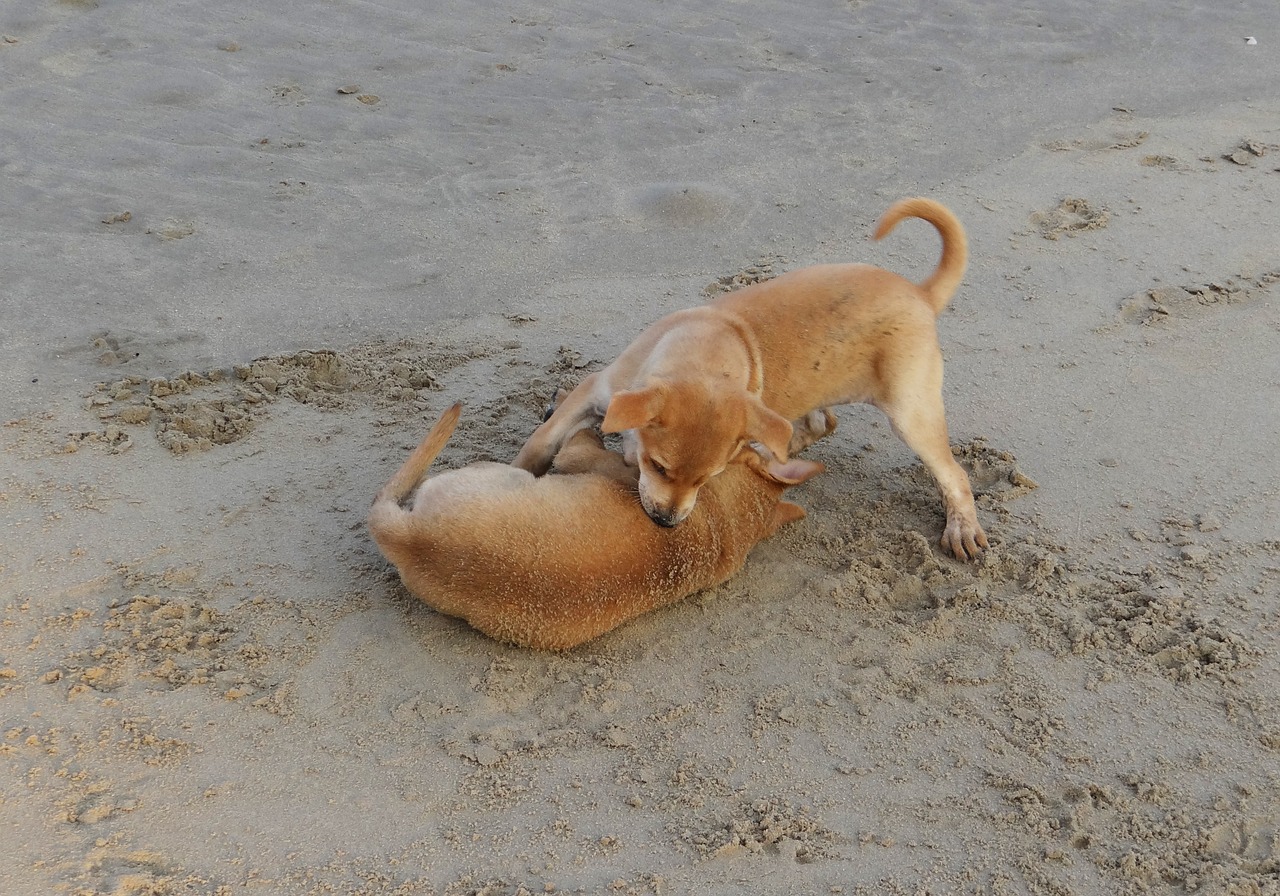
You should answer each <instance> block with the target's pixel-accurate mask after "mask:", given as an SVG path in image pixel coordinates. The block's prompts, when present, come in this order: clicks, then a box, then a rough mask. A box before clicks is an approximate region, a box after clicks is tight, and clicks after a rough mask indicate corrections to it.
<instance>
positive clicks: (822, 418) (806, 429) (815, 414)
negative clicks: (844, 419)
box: [787, 408, 838, 456]
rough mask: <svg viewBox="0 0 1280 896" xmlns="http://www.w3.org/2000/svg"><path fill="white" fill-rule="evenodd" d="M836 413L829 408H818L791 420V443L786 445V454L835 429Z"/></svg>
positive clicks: (793, 452) (810, 443)
mask: <svg viewBox="0 0 1280 896" xmlns="http://www.w3.org/2000/svg"><path fill="white" fill-rule="evenodd" d="M837 422H838V421H837V420H836V415H835V414H833V413H832V412H831V408H818V409H817V410H816V411H810V412H809V413H807V414H805V415H804V416H803V417H800V418H799V419H797V420H793V421H792V422H791V430H792V432H791V443H790V444H789V445H788V446H787V454H788V456H790V455H794V454H798V453H800V452H801V451H803V450H804V449H806V448H808V447H809V446H810V445H812V444H813V443H814V442H816V441H818V440H819V439H822V438H826V437H827V436H829V435H831V434H832V433H833V432H835V431H836V423H837Z"/></svg>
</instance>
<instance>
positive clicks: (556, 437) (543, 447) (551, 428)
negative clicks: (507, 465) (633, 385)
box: [511, 373, 603, 476]
mask: <svg viewBox="0 0 1280 896" xmlns="http://www.w3.org/2000/svg"><path fill="white" fill-rule="evenodd" d="M599 378H600V374H599V373H593V374H590V375H589V376H587V377H585V378H584V379H583V380H582V382H581V383H579V384H578V386H577V388H575V389H574V390H573V391H572V392H570V393H569V394H568V395H567V396H565V398H564V400H563V401H561V402H560V403H559V404H558V405H557V406H556V409H555V410H554V411H552V413H551V416H550V417H548V418H547V419H546V420H545V421H544V422H543V423H542V425H541V426H539V427H538V428H537V429H535V430H534V431H533V434H532V435H530V436H529V438H528V440H527V441H525V443H524V445H523V446H522V447H521V448H520V451H519V453H518V454H516V457H515V460H513V461H512V462H511V466H513V467H519V468H520V469H521V470H528V471H529V472H530V473H532V474H533V475H535V476H541V475H543V474H544V473H546V472H547V470H549V469H551V462H552V460H554V459H555V456H556V454H558V453H559V451H560V449H561V447H563V445H564V444H565V442H567V441H568V440H569V439H570V438H571V437H572V436H573V434H574V433H576V432H577V431H578V430H580V429H582V427H583V426H585V425H590V424H591V423H593V422H594V421H596V420H599V419H600V418H601V417H602V416H603V413H602V412H601V411H600V410H599V407H598V405H599V402H598V400H597V397H596V389H597V387H598V386H599Z"/></svg>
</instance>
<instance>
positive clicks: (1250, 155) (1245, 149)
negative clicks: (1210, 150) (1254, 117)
mask: <svg viewBox="0 0 1280 896" xmlns="http://www.w3.org/2000/svg"><path fill="white" fill-rule="evenodd" d="M1274 149H1280V146H1277V145H1276V144H1274V143H1262V142H1261V141H1258V140H1249V139H1245V140H1241V141H1240V145H1239V146H1237V147H1236V148H1234V149H1232V150H1230V151H1228V152H1225V153H1223V154H1222V158H1223V159H1225V160H1226V161H1228V162H1230V163H1231V164H1233V165H1239V166H1240V167H1241V168H1249V167H1252V166H1253V165H1255V164H1256V163H1257V161H1258V159H1260V158H1262V157H1263V156H1265V155H1266V154H1267V152H1268V150H1274ZM1277 170H1280V169H1277Z"/></svg>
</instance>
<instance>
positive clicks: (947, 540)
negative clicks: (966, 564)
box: [941, 516, 987, 560]
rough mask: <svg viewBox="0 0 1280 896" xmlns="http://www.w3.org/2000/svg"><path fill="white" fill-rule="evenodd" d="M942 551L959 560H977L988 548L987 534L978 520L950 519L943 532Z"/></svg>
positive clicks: (955, 517)
mask: <svg viewBox="0 0 1280 896" xmlns="http://www.w3.org/2000/svg"><path fill="white" fill-rule="evenodd" d="M941 543H942V549H943V550H944V551H946V552H947V553H949V554H951V555H952V556H954V557H955V558H956V559H957V560H977V559H978V557H980V556H981V555H982V551H983V549H984V548H986V547H987V533H986V532H983V531H982V526H981V524H979V523H978V521H977V519H965V518H963V517H960V516H954V517H950V518H948V520H947V528H946V529H945V530H943V532H942V539H941Z"/></svg>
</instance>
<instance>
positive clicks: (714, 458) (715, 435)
mask: <svg viewBox="0 0 1280 896" xmlns="http://www.w3.org/2000/svg"><path fill="white" fill-rule="evenodd" d="M600 428H601V430H602V431H604V432H623V431H626V430H632V431H633V432H634V433H635V450H636V463H637V465H638V466H639V468H640V486H639V490H640V503H641V504H642V505H643V506H644V511H645V513H647V514H649V518H650V519H652V520H653V521H654V522H655V523H658V524H659V525H662V526H675V525H677V524H678V523H680V522H682V521H683V520H684V519H685V517H687V516H688V515H689V513H690V511H692V510H693V505H694V504H695V503H696V501H697V499H698V489H700V488H702V486H703V485H704V484H705V483H706V481H707V480H708V479H710V478H711V477H712V476H715V475H716V474H717V473H719V472H721V471H722V470H724V468H725V467H727V466H728V465H729V464H730V463H732V462H733V460H734V458H736V457H737V456H738V454H739V452H741V451H743V450H744V449H746V448H748V446H749V444H750V443H751V442H759V443H760V444H762V445H764V447H765V448H767V449H768V450H769V451H770V452H772V453H773V455H774V456H775V457H777V458H781V459H785V458H786V456H787V444H788V442H789V441H790V439H791V424H790V423H788V422H787V421H786V420H785V419H784V418H783V417H781V416H780V415H778V414H776V413H774V412H773V411H771V410H769V409H768V408H766V407H765V406H764V404H763V403H762V402H761V401H760V399H759V398H757V397H756V396H754V395H751V394H750V393H748V392H746V391H743V390H719V391H716V390H711V389H708V388H707V387H706V386H705V385H703V384H702V383H698V382H675V381H655V382H652V383H650V384H648V385H646V386H644V387H643V388H640V389H635V390H631V391H627V392H618V393H615V394H614V396H613V399H612V401H610V402H609V408H608V410H607V411H606V412H605V415H604V421H603V423H601V425H600Z"/></svg>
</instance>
